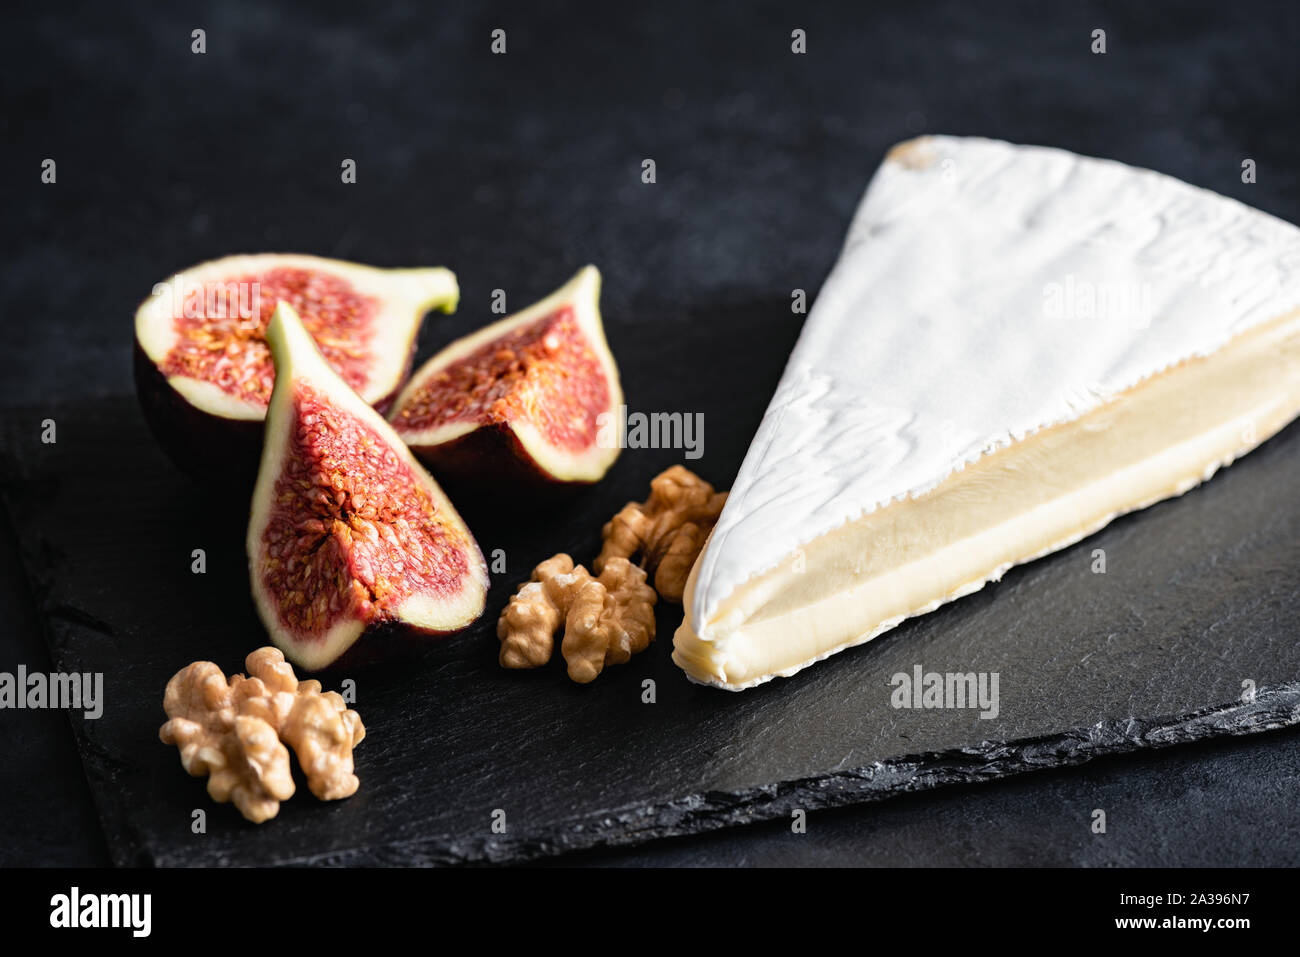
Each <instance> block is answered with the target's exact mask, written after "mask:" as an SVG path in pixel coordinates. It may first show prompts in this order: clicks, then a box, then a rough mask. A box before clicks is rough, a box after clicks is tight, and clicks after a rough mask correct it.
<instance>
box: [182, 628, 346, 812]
mask: <svg viewBox="0 0 1300 957" xmlns="http://www.w3.org/2000/svg"><path fill="white" fill-rule="evenodd" d="M244 666H245V667H246V668H247V669H248V677H245V676H244V675H241V674H236V675H232V676H231V677H230V679H229V680H227V679H226V676H225V675H224V674H223V673H222V671H221V669H220V668H218V667H217V666H216V665H215V664H213V663H212V662H210V661H196V662H193V663H192V664H189V665H186V666H185V667H184V668H182V669H181V670H180V671H178V672H176V674H175V675H173V676H172V679H171V680H170V681H168V682H167V690H166V692H165V693H164V694H163V710H164V711H165V712H166V713H167V718H168V720H167V723H166V724H164V725H163V726H162V728H161V730H160V731H159V733H158V736H159V738H161V739H162V742H163V743H164V744H174V745H176V746H177V747H178V748H179V749H180V754H181V766H182V767H184V768H185V770H186V771H188V772H189V773H190V774H192V775H194V776H195V777H202V776H203V775H205V774H206V775H207V776H208V794H210V795H211V796H212V799H213V800H214V801H217V802H219V803H223V804H224V803H226V802H228V801H229V802H233V803H234V805H235V807H237V808H238V809H239V813H240V814H242V815H244V817H246V818H247V819H248V820H250V821H252V822H254V823H255V824H260V823H261V822H262V821H266V820H269V819H270V818H273V817H275V815H276V814H278V813H279V811H280V802H281V801H287V800H288V799H289V798H291V797H292V796H293V793H294V790H295V788H294V783H293V775H292V774H291V772H290V770H289V751H288V749H287V748H286V747H285V745H286V744H287V745H288V746H289V747H290V748H292V749H293V751H294V753H295V754H296V755H297V756H298V764H299V765H300V766H301V767H302V770H303V773H304V774H305V775H306V776H307V786H308V787H309V788H310V789H311V792H312V793H313V794H315V795H316V796H317V797H318V798H320V799H321V800H322V801H333V800H336V799H338V798H345V797H350V796H351V795H353V794H355V793H356V790H357V787H358V786H359V785H360V781H358V779H357V776H356V775H355V774H353V773H352V772H353V765H352V749H353V747H355V746H356V745H357V744H359V743H360V742H361V740H362V738H364V737H365V736H366V729H365V727H364V725H362V723H361V716H360V715H358V714H357V713H356V712H355V711H352V710H350V709H349V708H348V707H347V705H346V704H345V703H344V701H343V698H342V697H341V696H340V695H339V694H337V693H336V692H333V691H324V692H323V691H321V685H320V682H319V681H299V680H298V679H297V678H296V677H295V676H294V673H293V668H292V666H290V665H289V663H288V662H286V661H285V660H284V655H283V654H282V653H281V652H280V651H279V649H276V648H259V649H257V650H256V651H254V652H253V653H252V654H250V655H249V656H248V657H247V658H246V659H245V661H244Z"/></svg>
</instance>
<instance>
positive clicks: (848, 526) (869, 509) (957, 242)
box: [673, 137, 1300, 690]
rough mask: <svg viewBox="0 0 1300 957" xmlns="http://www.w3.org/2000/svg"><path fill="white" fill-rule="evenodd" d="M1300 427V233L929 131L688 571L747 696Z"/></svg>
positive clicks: (1070, 158) (695, 664)
mask: <svg viewBox="0 0 1300 957" xmlns="http://www.w3.org/2000/svg"><path fill="white" fill-rule="evenodd" d="M1297 413H1300V229H1297V228H1296V227H1295V226H1292V225H1291V224H1289V223H1285V222H1283V221H1281V220H1278V219H1275V218H1273V217H1271V216H1268V215H1266V214H1264V213H1261V212H1259V211H1257V210H1253V209H1251V208H1249V207H1247V206H1244V205H1242V204H1241V203H1239V202H1236V201H1235V200H1231V199H1226V198H1224V197H1221V196H1218V195H1216V194H1214V193H1211V192H1208V191H1206V190H1202V189H1197V188H1195V187H1192V186H1189V185H1187V184H1185V183H1182V182H1179V181H1178V180H1175V179H1172V178H1170V177H1168V176H1164V175H1161V174H1159V173H1154V172H1150V171H1147V170H1139V169H1134V168H1132V167H1128V166H1124V165H1122V164H1119V163H1115V162H1109V161H1104V160H1096V159H1089V158H1085V157H1080V156H1076V155H1073V154H1071V153H1067V152H1064V151H1061V150H1056V149H1045V148H1039V147H1025V146H1013V145H1010V144H1007V143H1001V142H994V141H990V140H983V139H968V138H956V137H927V138H923V139H920V140H914V141H910V142H907V143H903V144H901V145H900V146H897V147H895V148H894V149H893V150H892V151H891V152H890V154H889V156H888V157H887V158H886V160H885V162H884V164H883V165H882V166H881V168H880V170H879V171H878V172H877V173H876V175H875V178H874V179H873V180H872V182H871V185H870V186H869V188H868V189H867V193H866V195H865V197H864V198H863V200H862V203H861V205H860V207H859V208H858V211H857V213H856V215H855V217H854V219H853V223H852V226H851V228H850V230H849V235H848V239H847V240H846V242H845V245H844V249H843V252H842V253H841V255H840V258H839V261H838V262H837V263H836V265H835V268H834V270H833V271H832V273H831V275H830V278H829V279H827V281H826V284H825V286H824V288H823V289H822V291H821V294H820V296H819V297H818V299H817V302H816V304H815V305H814V307H813V309H812V311H811V312H810V313H809V315H808V318H807V320H806V322H805V325H804V328H803V331H802V333H801V335H800V337H799V341H798V343H797V345H796V346H795V349H794V351H793V353H792V354H791V356H790V359H789V362H788V364H787V366H786V369H785V372H784V374H783V376H782V378H781V381H780V384H779V386H778V387H777V390H776V395H775V396H774V397H773V398H772V401H771V403H770V405H769V406H768V410H767V414H766V415H765V416H764V418H763V421H762V424H761V425H760V426H759V429H758V433H757V435H756V436H755V437H754V440H753V443H752V444H751V446H750V449H749V452H748V454H747V455H746V457H745V460H744V463H743V464H742V466H741V469H740V473H739V475H738V476H737V478H736V481H735V484H734V485H733V487H732V490H731V494H730V497H729V498H728V501H727V505H726V508H725V509H724V510H723V512H722V515H721V517H720V518H719V520H718V523H717V526H716V527H715V528H714V531H713V534H712V536H711V537H710V540H709V542H708V544H707V546H706V547H705V549H704V551H703V552H702V553H701V555H700V557H699V559H698V561H697V562H696V564H695V567H694V569H693V570H692V572H691V576H690V579H689V581H688V584H687V588H686V594H685V598H684V604H685V620H684V621H683V622H682V625H681V627H680V628H679V629H678V631H677V634H676V636H675V638H674V642H673V644H674V651H673V660H674V661H676V662H677V664H678V665H679V666H680V667H681V668H683V669H684V670H685V671H686V673H687V675H688V676H690V677H691V678H692V679H694V680H696V681H699V682H703V683H707V684H711V685H716V686H718V687H722V688H729V689H733V690H739V689H742V688H748V687H751V686H753V685H756V684H759V683H761V682H764V681H767V680H768V679H770V678H773V677H776V676H785V675H791V674H793V673H795V672H796V671H798V670H800V669H801V668H804V667H806V666H807V665H809V664H812V663H813V662H815V661H818V660H820V659H822V658H825V657H827V656H828V655H831V654H834V653H835V652H837V651H841V650H843V649H845V648H849V647H851V646H854V645H858V644H861V643H863V642H866V641H869V640H870V639H872V638H874V637H875V636H876V635H879V634H880V633H881V632H883V631H886V630H887V629H890V628H893V627H894V626H895V625H897V624H898V623H899V622H901V621H903V620H904V619H906V618H909V617H911V616H913V615H919V614H923V613H925V612H928V611H931V610H933V609H934V608H936V607H938V606H939V605H941V604H943V603H944V602H948V601H951V600H953V599H955V598H959V597H961V596H962V595H966V594H969V593H970V592H973V591H976V590H977V589H979V588H981V587H982V586H983V585H984V584H985V583H986V582H988V581H990V580H995V579H997V578H999V577H1001V575H1002V574H1003V573H1004V572H1005V571H1006V570H1007V569H1008V568H1010V567H1011V566H1013V565H1016V564H1018V563H1021V562H1026V561H1030V560H1032V559H1034V558H1038V557H1040V556H1042V555H1046V554H1048V553H1050V552H1053V551H1056V550H1057V549H1060V548H1063V547H1065V546H1067V545H1070V544H1072V543H1073V542H1076V541H1078V540H1079V539H1081V538H1083V537H1084V536H1086V535H1088V534H1090V533H1092V532H1094V531H1096V530H1097V529H1099V528H1101V527H1102V526H1104V525H1105V524H1106V523H1108V522H1109V521H1111V519H1113V518H1115V517H1116V516H1117V515H1121V514H1123V513H1125V512H1129V511H1132V510H1134V509H1139V508H1143V507H1145V506H1147V505H1150V504H1152V503H1153V502H1157V501H1159V500H1161V499H1164V498H1168V497H1170V496H1174V495H1180V494H1182V493H1183V492H1186V491H1187V490H1188V489H1190V488H1192V487H1193V486H1195V485H1197V484H1198V483H1200V482H1202V481H1204V480H1205V479H1207V478H1209V477H1210V476H1211V475H1212V474H1213V473H1214V472H1215V470H1216V469H1218V468H1219V467H1220V466H1223V465H1226V464H1228V463H1230V462H1232V461H1233V460H1234V459H1235V458H1237V457H1238V456H1240V455H1242V454H1244V453H1246V452H1248V451H1250V449H1252V448H1254V447H1255V446H1256V445H1258V444H1259V443H1260V442H1262V441H1264V440H1265V439H1267V438H1268V437H1269V436H1271V435H1272V434H1274V433H1275V432H1277V431H1278V430H1279V429H1281V428H1282V427H1283V426H1284V425H1286V424H1287V423H1288V422H1290V421H1291V419H1293V418H1294V417H1295V416H1296V415H1297Z"/></svg>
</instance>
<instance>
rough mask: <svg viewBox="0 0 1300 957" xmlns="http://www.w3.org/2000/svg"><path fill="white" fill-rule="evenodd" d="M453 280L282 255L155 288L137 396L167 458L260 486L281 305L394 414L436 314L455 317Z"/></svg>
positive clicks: (369, 396) (198, 272)
mask: <svg viewBox="0 0 1300 957" xmlns="http://www.w3.org/2000/svg"><path fill="white" fill-rule="evenodd" d="M458 297H459V292H458V290H457V286H456V277H455V275H454V274H453V273H452V272H450V271H449V270H447V269H441V268H431V269H377V268H375V267H372V266H361V265H358V264H356V263H349V262H342V261H340V260H335V259H321V258H319V257H316V256H302V255H291V254H282V253H263V254H258V255H248V256H227V257H226V258H224V259H218V260H214V261H212V262H207V263H203V264H201V265H198V266H193V267H191V268H190V269H187V270H184V271H183V272H180V273H177V274H176V275H174V276H172V277H170V278H169V279H167V280H166V281H164V282H161V283H158V284H157V285H156V286H154V292H153V295H152V296H150V297H149V299H147V300H146V301H145V302H144V303H142V304H141V306H140V308H139V309H138V310H136V314H135V380H136V392H137V394H138V395H139V398H140V404H141V407H142V408H143V410H144V415H145V419H146V420H147V421H148V423H149V427H150V430H151V431H152V432H153V434H154V436H155V438H156V439H157V440H158V442H159V444H160V445H161V446H162V447H163V449H164V451H166V452H167V454H168V455H169V456H170V457H171V458H172V460H173V461H174V462H176V464H177V465H179V466H180V467H181V468H182V469H183V470H185V471H186V472H189V473H190V474H191V475H195V476H197V477H199V478H203V479H212V480H216V481H225V480H229V479H235V480H240V481H242V482H243V484H245V485H247V484H249V483H251V481H252V478H253V476H254V475H255V474H256V470H257V463H258V456H259V453H260V451H261V447H262V421H263V419H264V418H265V416H266V406H267V402H268V401H270V398H271V389H272V387H273V385H274V380H275V370H274V368H273V366H272V363H271V355H270V351H269V349H268V347H267V342H266V327H267V323H268V322H269V321H270V318H271V313H272V312H273V310H274V309H275V306H276V304H277V303H279V302H281V301H283V302H288V303H289V304H290V305H292V306H293V307H294V309H295V310H296V311H297V312H298V314H299V315H300V316H301V317H302V322H303V325H305V326H306V327H307V331H308V332H309V333H311V335H312V337H313V338H314V339H315V340H316V343H317V345H318V346H319V347H320V349H321V351H322V352H323V353H324V355H325V358H326V360H327V361H328V362H329V364H330V366H331V367H333V369H334V371H336V372H338V373H339V374H340V375H341V376H342V377H343V378H344V380H345V381H346V382H347V383H348V385H349V386H351V387H352V388H353V389H354V390H355V391H356V392H357V393H358V394H359V395H360V396H361V397H362V398H363V399H365V400H366V402H368V403H370V404H371V405H374V406H376V407H378V408H380V409H381V410H382V411H386V410H387V409H388V407H389V406H391V404H392V400H393V398H394V397H395V396H396V395H397V391H398V390H399V389H400V388H401V386H402V383H403V382H404V381H405V380H406V377H407V375H408V374H409V373H410V371H411V362H412V359H413V358H414V355H415V340H416V335H417V333H418V332H419V329H420V324H421V321H422V320H423V318H424V315H425V313H426V312H427V311H428V310H430V309H434V308H437V309H441V310H442V311H444V312H452V311H454V310H455V308H456V303H457V299H458Z"/></svg>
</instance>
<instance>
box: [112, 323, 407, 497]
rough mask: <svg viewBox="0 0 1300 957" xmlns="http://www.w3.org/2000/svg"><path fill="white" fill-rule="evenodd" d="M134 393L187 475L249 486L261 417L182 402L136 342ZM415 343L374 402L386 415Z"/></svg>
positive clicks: (157, 434)
mask: <svg viewBox="0 0 1300 957" xmlns="http://www.w3.org/2000/svg"><path fill="white" fill-rule="evenodd" d="M134 352H135V355H134V363H133V365H134V373H135V394H136V396H137V398H138V399H139V401H140V410H141V412H143V413H144V419H145V422H146V423H147V424H148V426H149V431H150V432H151V433H152V434H153V437H154V441H156V442H157V443H158V445H159V446H161V447H162V450H163V452H165V453H166V454H167V457H168V458H169V459H171V461H172V463H173V464H174V465H175V466H176V467H177V468H179V469H180V470H181V471H182V472H184V473H185V474H186V475H188V476H190V478H192V479H194V480H196V481H198V482H200V483H202V484H203V485H210V486H227V485H232V484H233V485H235V486H236V487H239V488H249V489H251V488H252V487H253V483H254V482H256V481H257V470H258V467H259V465H260V464H261V461H262V437H263V435H264V434H265V431H266V420H265V419H228V418H226V417H225V416H221V415H213V414H212V413H210V412H205V411H203V410H202V409H200V408H199V407H198V406H196V405H194V404H192V403H190V402H187V401H186V400H185V399H184V398H183V397H182V396H181V394H180V393H179V392H177V391H176V390H175V389H173V388H172V387H171V384H170V383H169V382H168V381H167V377H166V376H164V375H163V374H162V370H161V369H159V368H158V367H157V366H156V365H154V363H153V361H152V360H150V358H149V357H148V356H147V355H146V354H145V351H144V349H143V348H141V346H140V342H139V340H137V341H136V343H135V350H134ZM415 352H416V346H415V344H414V343H413V344H412V345H411V348H410V349H409V350H407V357H406V363H405V365H404V366H403V369H402V375H401V378H400V379H399V381H398V382H397V384H396V385H394V387H393V389H392V391H390V392H389V393H388V394H387V395H386V396H384V397H383V398H382V399H380V400H379V401H378V402H376V403H375V405H374V409H375V411H377V412H378V413H379V414H380V415H387V414H388V410H389V409H391V408H392V407H393V403H394V402H395V401H396V399H397V394H398V393H399V392H401V391H402V388H403V387H404V386H405V384H406V380H407V379H409V378H410V376H411V367H412V365H413V364H414V362H415Z"/></svg>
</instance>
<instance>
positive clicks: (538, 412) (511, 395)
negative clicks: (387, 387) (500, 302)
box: [389, 266, 623, 484]
mask: <svg viewBox="0 0 1300 957" xmlns="http://www.w3.org/2000/svg"><path fill="white" fill-rule="evenodd" d="M599 298H600V272H599V271H598V270H597V269H596V267H594V266H587V267H585V268H583V269H582V270H580V271H579V272H578V274H577V275H576V276H574V277H573V279H572V280H570V281H569V282H568V283H567V284H566V285H564V286H562V287H561V288H560V289H558V290H557V291H556V292H554V293H552V294H551V295H549V296H547V297H546V298H545V299H543V300H542V301H541V302H538V303H535V304H534V305H531V306H529V307H528V308H527V309H525V310H523V311H522V312H519V313H516V314H515V315H513V316H507V317H506V318H505V319H502V320H501V321H500V322H496V323H493V324H492V325H490V326H487V327H485V328H483V329H480V330H479V331H478V332H475V333H473V334H472V335H469V336H466V337H464V338H463V339H458V340H457V341H455V342H453V343H452V344H451V345H449V346H447V347H446V348H445V349H443V350H442V351H441V352H439V353H438V354H437V355H435V356H434V357H433V358H432V359H430V360H429V361H428V362H426V363H425V364H424V365H423V366H421V367H420V368H419V370H417V371H416V373H415V375H413V376H412V377H411V381H410V382H408V383H407V384H406V387H405V388H404V389H403V390H402V391H401V393H400V394H399V395H398V397H397V402H396V403H395V404H394V406H393V410H392V412H391V413H390V415H389V419H390V421H391V422H392V423H393V426H394V428H396V430H397V434H398V435H400V436H401V437H402V440H403V441H404V442H406V444H407V445H409V446H410V447H411V450H412V451H414V452H415V454H416V455H418V456H419V457H420V458H421V459H423V460H424V462H425V463H427V464H428V465H429V467H430V468H432V469H433V470H434V472H435V473H437V474H439V475H441V476H446V477H448V478H451V479H456V480H473V481H474V482H476V483H477V482H484V481H486V482H488V483H490V484H496V482H497V481H498V480H502V479H504V480H507V481H514V480H517V479H520V478H524V479H532V480H537V481H540V482H543V483H551V484H560V483H566V484H567V483H575V484H576V483H590V482H595V481H597V480H598V479H600V478H601V476H603V475H604V474H605V472H606V471H608V469H609V467H610V466H611V465H612V464H613V462H614V460H615V459H616V458H618V453H619V448H620V446H621V445H622V442H621V438H622V436H621V432H620V429H621V426H620V425H619V424H618V423H620V422H621V421H622V419H621V416H619V415H618V414H617V413H618V410H619V406H620V405H621V404H622V402H623V392H622V389H621V387H620V385H619V380H618V367H617V366H616V365H615V364H614V357H613V355H612V354H611V353H610V351H609V344H608V343H607V342H606V341H605V330H604V327H603V325H602V323H601V318H600V305H599ZM602 413H609V415H610V418H609V419H602V418H601V415H602Z"/></svg>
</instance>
